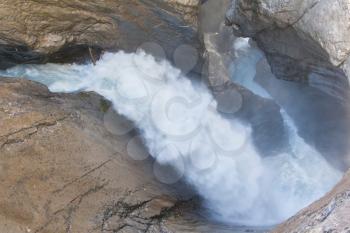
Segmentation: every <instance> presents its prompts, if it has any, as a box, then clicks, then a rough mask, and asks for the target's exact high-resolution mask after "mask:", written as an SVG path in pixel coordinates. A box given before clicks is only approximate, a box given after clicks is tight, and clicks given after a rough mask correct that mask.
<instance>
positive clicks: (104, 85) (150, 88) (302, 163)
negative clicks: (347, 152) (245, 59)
mask: <svg viewBox="0 0 350 233" xmlns="http://www.w3.org/2000/svg"><path fill="white" fill-rule="evenodd" d="M4 74H5V75H7V76H16V77H26V78H29V79H31V80H35V81H38V82H41V83H44V84H45V85H47V86H48V87H49V89H50V90H51V91H53V92H76V91H94V92H97V93H99V94H100V95H103V96H104V97H105V98H106V99H108V100H110V101H111V102H112V103H113V106H114V108H115V110H116V111H117V112H118V113H120V114H122V115H124V116H126V117H127V118H128V119H130V120H131V121H133V122H134V123H135V125H136V126H137V128H138V130H139V131H140V132H141V134H142V137H143V140H144V143H145V145H146V146H147V148H148V150H149V152H150V154H151V155H152V156H153V157H154V158H155V159H156V160H157V161H158V163H160V164H167V165H169V164H170V165H171V166H172V167H173V168H174V169H175V170H176V171H177V173H176V174H177V176H176V177H175V178H174V177H170V178H169V177H163V180H162V177H160V180H161V181H163V182H165V183H172V182H175V181H176V180H177V179H178V178H180V177H182V176H183V177H184V178H185V179H186V180H187V181H188V182H189V183H190V184H192V185H193V186H194V187H195V188H196V190H197V191H198V193H199V194H200V195H201V196H202V197H203V198H204V200H205V201H206V205H207V207H208V208H209V209H210V210H211V212H212V213H213V217H215V218H217V219H219V220H221V221H225V222H227V223H230V224H245V225H270V224H275V223H278V222H280V221H282V220H284V219H286V218H288V217H290V216H291V215H293V214H295V213H296V212H297V211H298V210H300V209H301V208H303V207H305V206H306V205H308V204H309V203H311V202H312V201H314V200H315V199H317V198H319V197H320V196H322V195H323V194H324V193H325V192H327V191H328V190H329V189H330V188H331V187H332V186H333V185H334V184H335V182H337V181H338V179H339V177H340V173H338V172H337V171H336V170H334V169H333V168H332V167H330V166H329V165H328V164H327V162H326V161H325V160H324V159H323V158H322V156H321V155H320V154H319V153H318V152H317V151H316V150H315V149H313V148H312V147H311V146H309V145H307V144H306V143H305V142H304V141H303V140H302V139H301V138H300V137H299V136H298V135H297V133H296V130H295V127H294V126H293V124H292V123H291V121H290V120H289V119H288V116H287V115H285V120H286V122H288V124H289V125H290V138H291V145H292V149H291V151H290V153H286V154H280V155H278V156H273V157H266V158H263V157H261V156H260V155H259V154H258V153H257V152H256V150H255V148H254V145H253V143H252V142H251V130H250V128H249V127H247V126H244V125H242V124H241V123H240V122H238V121H235V120H228V119H225V118H223V117H222V116H221V115H220V114H219V113H218V112H217V111H216V102H215V100H214V99H213V97H212V95H211V93H210V92H209V90H208V89H207V88H206V87H205V86H204V85H201V84H195V83H193V82H191V81H190V80H189V79H188V78H186V77H184V76H183V75H182V74H181V72H180V71H179V70H178V69H176V68H174V67H172V66H171V65H170V64H169V63H168V62H166V61H157V60H156V59H155V58H153V57H152V56H150V55H147V54H145V53H143V52H139V53H135V54H126V53H123V52H119V53H115V54H111V53H109V54H105V55H104V56H103V57H102V59H101V60H100V61H98V62H97V65H96V66H93V65H91V64H88V65H53V64H48V65H25V66H19V67H15V68H12V69H9V70H7V71H6V72H5V73H3V74H2V75H4ZM238 75H239V74H238ZM272 143H273V142H272ZM155 173H156V169H155ZM156 175H157V174H156ZM172 178H173V179H172Z"/></svg>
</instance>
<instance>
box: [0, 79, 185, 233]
mask: <svg viewBox="0 0 350 233" xmlns="http://www.w3.org/2000/svg"><path fill="white" fill-rule="evenodd" d="M101 101H103V100H102V98H101V97H99V96H97V95H95V94H92V93H82V94H75V95H70V94H69V95H68V94H52V93H50V92H49V91H48V90H47V88H46V87H44V86H42V85H40V84H37V83H34V82H31V81H27V80H21V79H7V78H1V79H0V106H1V107H0V179H1V182H0V232H4V233H5V232H6V233H20V232H37V233H53V232H54V233H88V232H91V233H93V232H96V233H97V232H99V233H100V232H101V233H105V232H170V231H169V230H168V229H167V226H166V221H167V219H168V218H169V217H171V216H172V215H173V213H175V212H176V209H179V208H178V205H179V204H180V203H181V201H180V200H182V198H184V197H183V195H182V196H180V195H178V194H177V193H176V192H175V191H174V190H173V188H172V187H170V186H165V185H164V184H161V183H159V182H157V180H156V179H155V178H154V177H153V175H152V174H153V173H152V161H151V159H149V160H146V161H143V162H136V161H134V160H132V159H131V158H130V157H129V156H128V155H127V152H126V145H127V142H128V141H129V140H130V139H131V138H132V137H133V135H132V133H130V134H128V135H125V136H115V135H113V134H111V133H110V132H109V131H108V130H107V129H106V127H105V126H104V123H103V119H104V113H103V111H102V110H101V103H103V102H101ZM141 149H142V148H141Z"/></svg>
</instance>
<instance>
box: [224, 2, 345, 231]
mask: <svg viewBox="0 0 350 233" xmlns="http://www.w3.org/2000/svg"><path fill="white" fill-rule="evenodd" d="M226 24H227V25H230V26H232V28H233V30H234V33H235V35H237V36H243V37H251V38H253V39H254V40H255V41H256V42H257V44H258V46H259V47H260V48H261V49H262V50H263V51H264V53H265V55H266V58H267V60H268V62H269V65H270V67H271V71H272V72H273V73H274V75H275V76H276V77H277V78H280V79H284V80H289V81H294V82H302V83H307V84H308V85H309V86H310V87H314V88H316V89H319V90H321V91H323V92H324V93H326V94H327V95H331V96H333V97H335V99H338V101H339V103H340V105H341V106H343V107H342V108H343V109H344V111H341V112H338V113H337V114H338V115H339V114H340V115H343V116H344V115H346V114H348V103H349V102H348V93H349V79H348V78H349V77H350V72H349V63H350V58H349V54H350V41H349V36H350V1H348V0H337V1H327V0H292V1H284V0H282V1H277V0H276V1H274V0H258V1H255V0H254V1H253V0H233V1H232V2H231V6H230V9H229V10H228V12H227V18H226ZM300 90H301V89H300ZM304 90H305V89H304ZM291 99H294V100H295V101H298V100H300V99H299V98H298V97H297V96H295V97H292V98H291ZM338 101H336V102H338ZM295 104H298V102H295ZM311 106H312V104H311V103H310V104H309V105H308V107H307V108H304V109H308V108H310V107H311ZM327 106H329V103H327V104H325V105H324V108H323V110H322V111H320V115H327V113H326V112H328V111H327V109H328V107H327ZM336 121H338V120H336V118H334V120H333V122H336ZM346 122H349V121H348V120H346V121H345V122H344V123H345V124H347V123H346ZM307 128H308V127H307V126H306V129H307ZM325 128H326V129H327V130H330V129H331V128H332V127H328V126H326V125H325ZM327 130H326V131H325V132H326V134H327V132H330V131H327ZM299 133H301V134H304V135H305V133H303V132H302V131H300V132H299ZM331 138H332V137H328V139H325V140H324V142H326V141H327V140H328V141H329V140H330V139H331ZM328 154H332V153H328ZM343 154H344V155H343V156H345V157H346V158H348V153H346V151H343ZM331 159H333V160H336V159H337V158H336V157H331ZM347 167H348V165H347ZM349 192H350V186H349V174H348V173H347V174H346V175H345V176H344V178H343V180H342V181H341V182H340V183H339V184H338V185H337V186H336V187H335V188H334V189H333V190H332V191H331V192H330V193H328V194H327V195H326V196H325V197H323V198H322V199H320V200H319V201H317V202H315V203H314V204H312V205H311V206H309V207H307V208H305V209H304V210H302V211H300V212H299V213H298V214H297V215H296V216H295V217H292V218H291V219H289V220H288V221H286V222H285V223H283V224H281V225H280V226H278V227H277V228H276V229H275V230H274V231H273V232H281V233H282V232H283V233H284V232H347V231H348V230H349V227H350V226H349V223H348V221H347V220H345V219H349V217H350V207H349V206H350V205H349V203H350V202H349Z"/></svg>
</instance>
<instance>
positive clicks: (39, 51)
mask: <svg viewBox="0 0 350 233" xmlns="http://www.w3.org/2000/svg"><path fill="white" fill-rule="evenodd" d="M181 4H188V3H187V2H181ZM190 8H191V9H192V8H193V9H195V5H194V2H191V4H190ZM193 9H192V10H193ZM192 10H191V12H192ZM192 13H193V12H192ZM192 13H191V14H192ZM187 14H188V12H187V13H186V12H181V11H178V10H175V9H174V8H173V7H172V6H171V5H169V3H166V2H164V1H161V0H146V1H140V0H120V1H113V0H106V1H103V2H96V1H79V0H74V1H71V0H68V1H66V0H63V1H61V0H55V1H50V3H48V2H47V1H34V0H33V1H32V0H30V1H27V0H15V1H1V3H0V20H1V22H2V23H1V25H0V58H2V59H1V62H0V68H2V69H4V68H7V67H10V66H12V65H15V64H23V63H44V62H47V61H52V62H71V61H76V60H78V61H84V59H86V58H87V57H90V51H89V48H91V49H92V53H93V56H96V57H98V54H99V53H100V52H101V51H116V50H119V49H122V50H126V51H128V52H135V51H136V50H137V48H139V47H140V46H141V47H143V44H144V43H145V42H152V43H156V44H158V45H159V46H160V47H162V49H163V52H164V53H165V54H166V55H167V58H168V59H169V60H172V58H173V53H174V51H175V50H176V48H177V47H178V46H180V45H183V44H189V45H191V46H192V47H194V48H196V49H198V51H200V50H201V49H200V47H201V45H200V43H199V40H198V38H197V33H196V30H195V29H194V27H192V26H191V25H189V23H187V21H186V20H185V19H184V17H185V16H186V15H187ZM191 17H195V15H194V13H193V14H192V16H191ZM193 20H194V19H193ZM146 47H147V46H146ZM199 54H200V52H199Z"/></svg>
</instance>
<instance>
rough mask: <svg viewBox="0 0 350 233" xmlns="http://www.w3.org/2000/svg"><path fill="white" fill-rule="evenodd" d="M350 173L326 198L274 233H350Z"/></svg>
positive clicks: (301, 212) (279, 227) (282, 225)
mask: <svg viewBox="0 0 350 233" xmlns="http://www.w3.org/2000/svg"><path fill="white" fill-rule="evenodd" d="M349 219H350V171H349V172H348V173H347V174H346V175H345V176H344V178H343V180H342V181H341V182H340V183H339V184H338V185H337V186H336V187H335V188H334V189H333V190H332V191H331V192H329V193H328V194H327V195H326V196H325V197H323V198H322V199H320V200H319V201H317V202H315V203H314V204H312V205H311V206H309V207H307V208H305V209H304V210H302V211H300V212H299V213H298V214H297V215H296V216H294V217H292V218H291V219H289V220H288V221H286V222H285V223H283V224H281V225H280V226H278V227H277V228H276V229H274V230H273V231H272V232H274V233H290V232H298V233H299V232H300V233H301V232H303V233H306V232H310V233H311V232H349V230H350V222H349Z"/></svg>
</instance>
